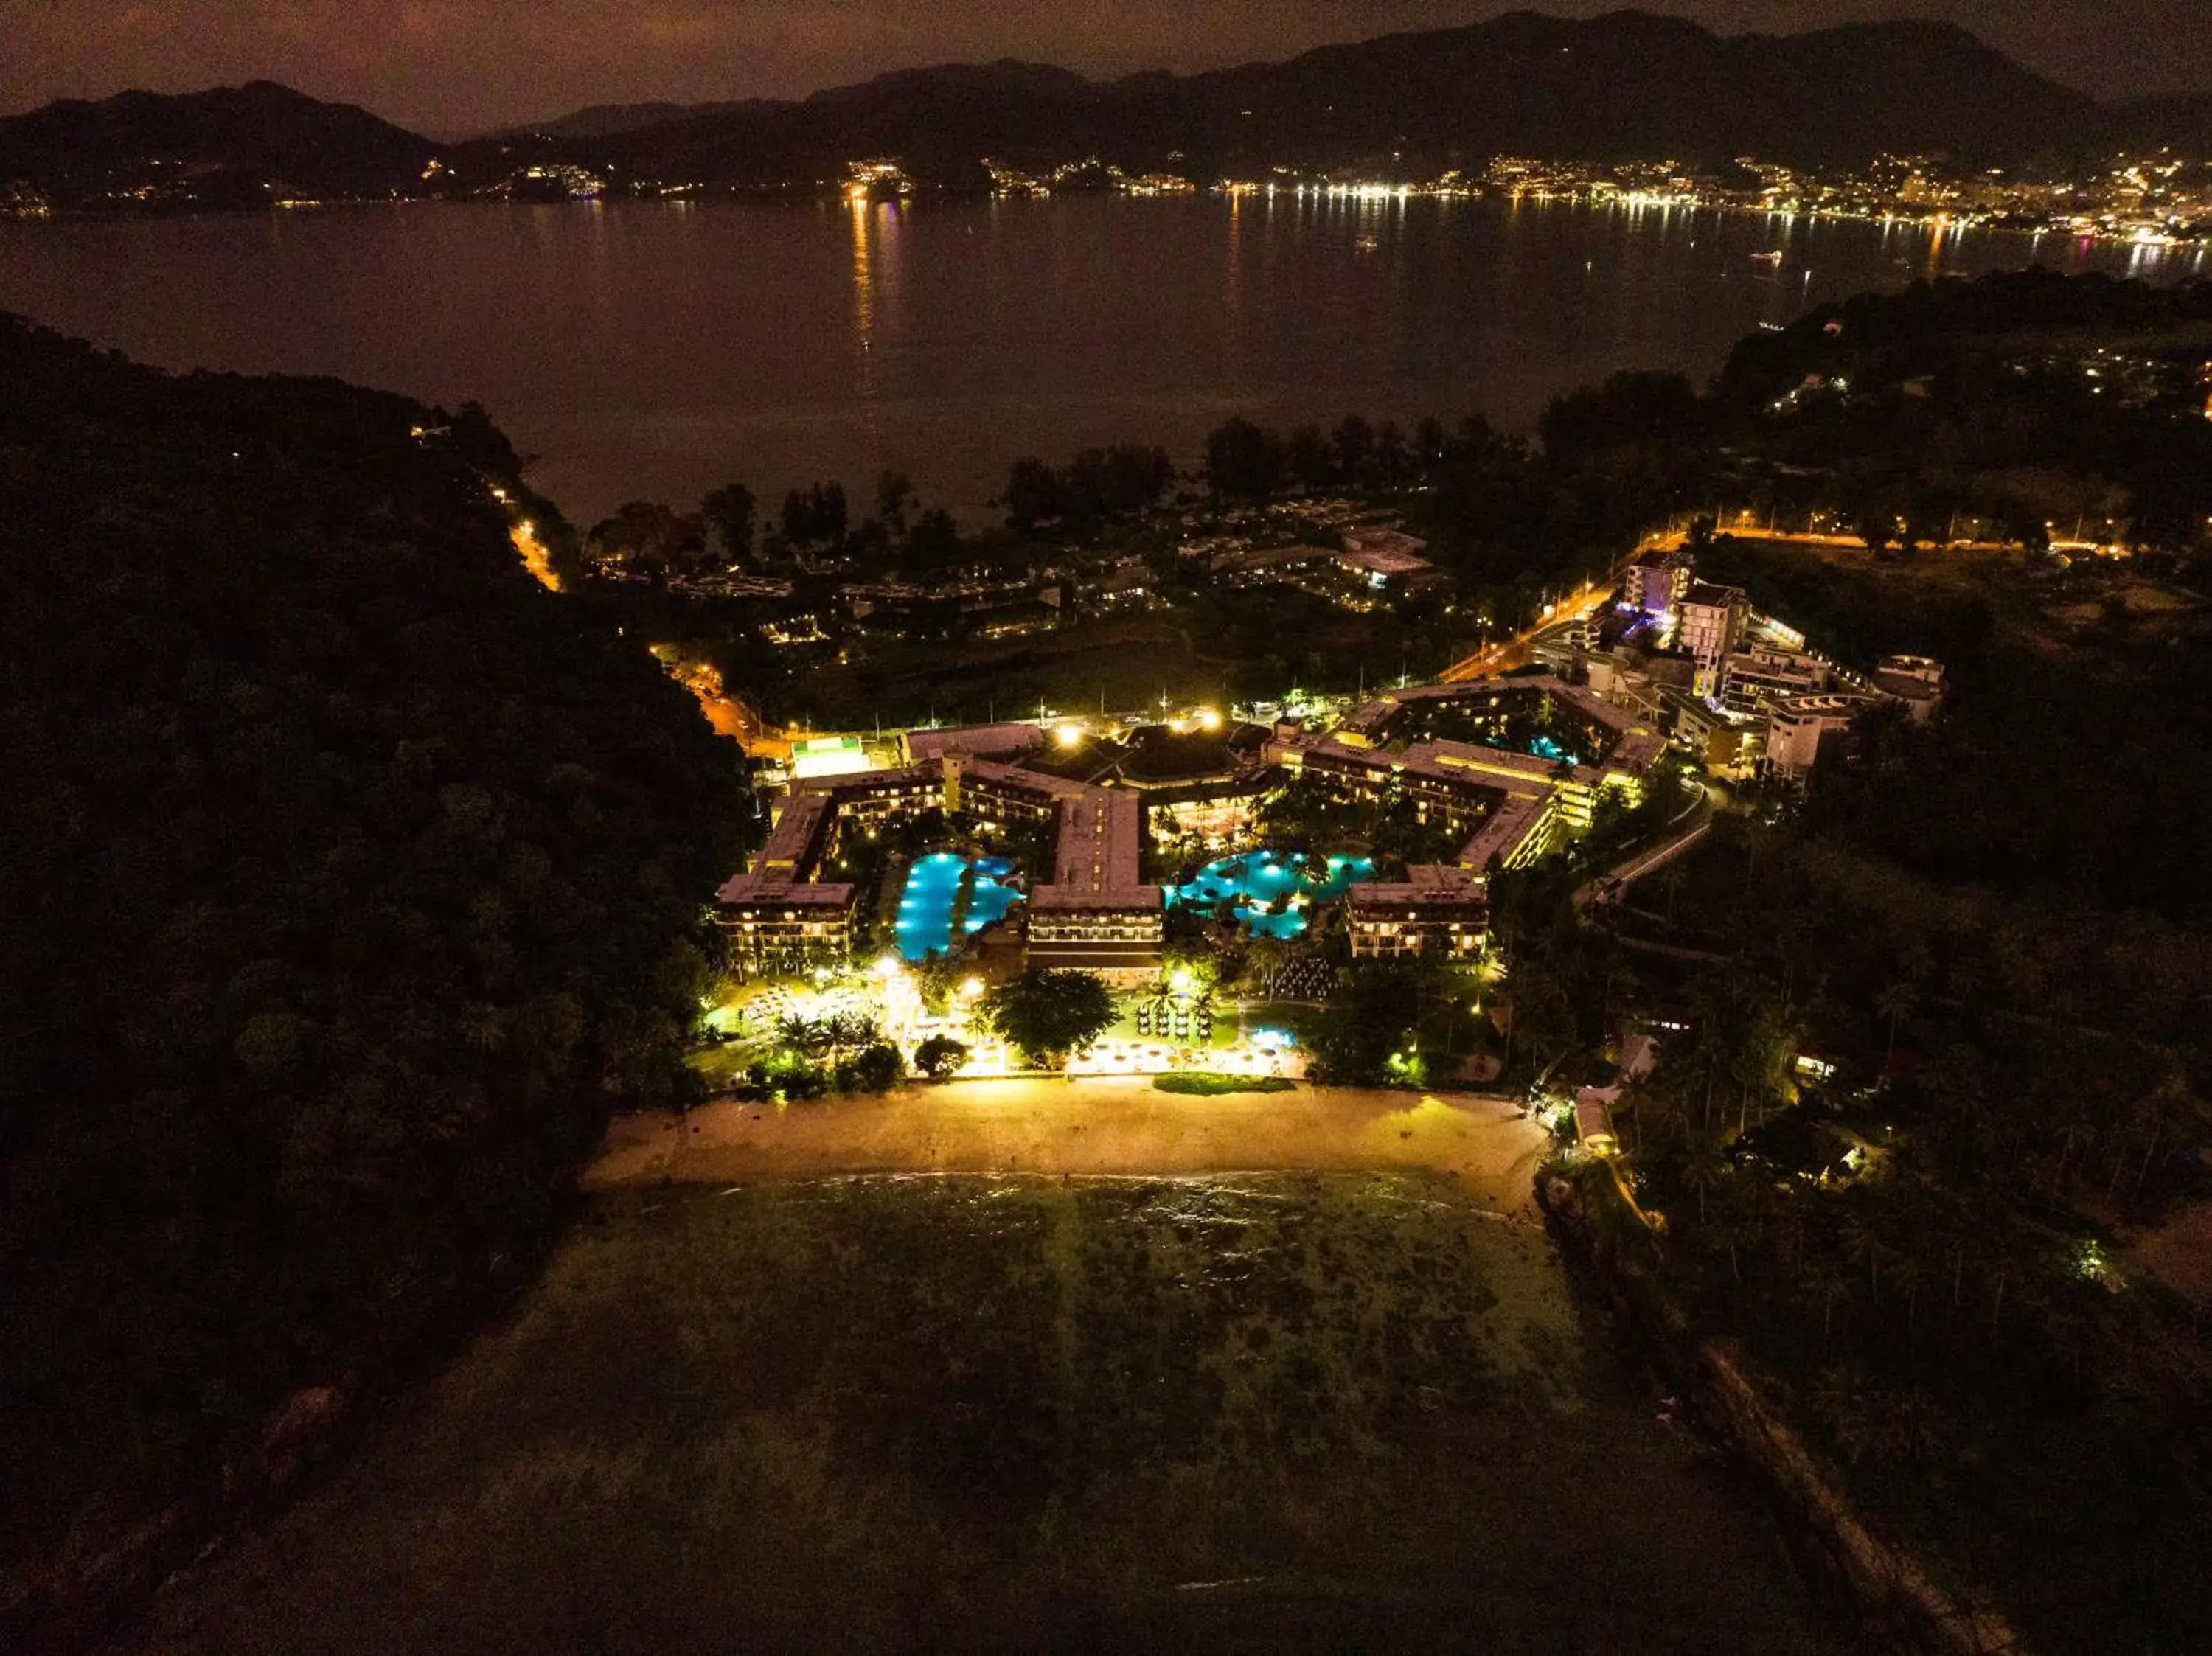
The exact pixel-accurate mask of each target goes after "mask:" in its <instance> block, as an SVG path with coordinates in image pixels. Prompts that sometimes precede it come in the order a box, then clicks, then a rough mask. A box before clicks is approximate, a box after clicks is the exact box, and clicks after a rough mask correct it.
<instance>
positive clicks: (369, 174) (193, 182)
mask: <svg viewBox="0 0 2212 1656" xmlns="http://www.w3.org/2000/svg"><path fill="white" fill-rule="evenodd" d="M437 151H438V146H437V145H436V144H435V143H432V142H431V141H430V140H429V139H428V138H424V137H421V136H417V135H416V134H415V133H412V132H409V131H407V130H404V128H401V127H397V126H394V125H392V124H391V123H390V122H389V121H385V120H380V119H379V118H377V117H376V116H374V115H372V114H370V113H369V112H368V111H367V110H365V109H356V107H354V106H352V105H351V104H327V103H322V102H319V101H318V100H315V99H313V98H310V97H307V96H306V95H305V94H301V93H298V92H295V91H293V90H292V89H291V88H289V87H283V86H278V85H276V83H275V82H271V81H253V82H248V83H247V84H246V85H245V86H241V87H218V88H215V89H213V90H211V91H207V92H194V93H189V94H185V95H183V96H181V97H167V96H163V95H161V94H157V93H152V92H125V93H121V94H118V95H117V96H115V97H112V98H103V99H101V100H100V101H99V102H97V103H87V102H84V101H83V100H78V99H65V100H63V101H61V102H59V103H53V104H48V105H47V106H46V107H45V108H43V109H40V110H35V111H33V112H31V113H30V114H27V115H17V116H14V117H12V118H9V119H5V120H0V181H6V180H12V179H22V180H25V181H27V182H28V183H30V184H32V185H35V186H37V187H38V188H39V189H40V190H43V191H46V193H47V194H49V195H51V196H52V197H54V198H55V199H56V200H57V201H60V202H64V203H80V202H88V201H98V200H99V199H100V198H101V197H108V196H118V197H129V196H132V195H137V192H142V191H143V192H150V196H140V197H138V198H141V199H146V198H150V199H155V200H161V199H165V198H182V197H189V198H190V199H191V201H192V202H193V203H195V204H197V205H228V204H240V205H258V204H260V203H264V202H265V201H266V200H267V199H268V198H269V197H270V195H271V194H272V193H276V192H281V191H284V190H295V191H302V192H306V193H312V194H317V195H326V196H340V195H344V196H359V195H386V194H389V193H391V192H392V191H404V190H407V189H409V188H410V187H419V186H420V182H421V179H422V170H423V168H424V167H425V166H426V165H427V164H428V161H429V159H430V157H431V156H433V155H435V154H436V153H437Z"/></svg>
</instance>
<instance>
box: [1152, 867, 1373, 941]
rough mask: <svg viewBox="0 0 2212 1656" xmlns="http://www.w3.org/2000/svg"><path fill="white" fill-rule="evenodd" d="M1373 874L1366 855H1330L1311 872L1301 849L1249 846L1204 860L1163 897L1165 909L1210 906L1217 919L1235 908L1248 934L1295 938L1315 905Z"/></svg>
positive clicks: (1251, 935) (1339, 894)
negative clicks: (1183, 882)
mask: <svg viewBox="0 0 2212 1656" xmlns="http://www.w3.org/2000/svg"><path fill="white" fill-rule="evenodd" d="M1374 877H1375V861H1374V858H1370V857H1331V858H1328V861H1327V862H1326V863H1324V864H1321V865H1320V868H1319V870H1318V871H1317V872H1316V870H1313V869H1310V867H1309V865H1308V863H1307V858H1306V855H1305V853H1304V852H1302V851H1294V852H1291V853H1290V854H1289V855H1288V856H1284V855H1281V854H1279V853H1278V852H1272V851H1248V852H1245V853H1244V854H1243V856H1241V857H1224V858H1221V859H1220V860H1219V861H1218V862H1212V863H1208V864H1206V866H1205V867H1204V868H1202V869H1200V870H1199V871H1198V873H1197V876H1196V877H1194V878H1193V879H1192V880H1191V881H1190V883H1188V884H1187V885H1179V886H1178V885H1171V886H1170V887H1168V888H1167V901H1168V907H1170V908H1174V907H1179V906H1181V907H1192V908H1206V909H1210V910H1212V913H1213V914H1214V916H1215V918H1217V919H1219V918H1222V917H1224V916H1225V915H1226V914H1227V913H1229V912H1230V910H1231V909H1232V908H1234V909H1235V910H1236V913H1237V920H1238V922H1239V923H1240V924H1241V925H1243V928H1244V932H1245V935H1246V936H1247V937H1297V935H1298V933H1299V932H1301V931H1304V930H1305V929H1306V916H1307V914H1308V913H1310V911H1311V910H1312V908H1313V907H1314V905H1316V903H1325V902H1327V901H1329V900H1330V899H1331V898H1334V897H1340V896H1342V895H1344V894H1345V892H1346V890H1348V889H1350V888H1352V887H1353V886H1356V885H1358V884H1359V883H1362V882H1363V881H1366V880H1371V879H1373V878H1374ZM1239 898H1242V899H1243V900H1244V901H1243V904H1242V905H1241V906H1240V905H1239V904H1238V901H1237V900H1238V899H1239Z"/></svg>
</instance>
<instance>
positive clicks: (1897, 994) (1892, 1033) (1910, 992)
mask: <svg viewBox="0 0 2212 1656" xmlns="http://www.w3.org/2000/svg"><path fill="white" fill-rule="evenodd" d="M1919 998H1920V986H1919V985H1918V984H1917V983H1915V982H1913V980H1911V978H1907V977H1899V978H1893V979H1892V980H1890V981H1889V982H1888V983H1887V984H1885V985H1884V986H1882V990H1881V993H1880V994H1878V995H1876V996H1875V998H1874V1010H1875V1011H1876V1012H1877V1013H1879V1014H1880V1015H1881V1016H1883V1017H1886V1018H1887V1019H1888V1020H1889V1040H1888V1041H1887V1044H1886V1045H1885V1046H1883V1047H1882V1051H1881V1067H1882V1068H1883V1070H1884V1071H1887V1069H1888V1068H1889V1065H1890V1061H1891V1060H1892V1059H1894V1058H1895V1057H1896V1056H1897V1026H1898V1023H1899V1021H1900V1020H1902V1019H1904V1018H1905V1017H1908V1016H1911V1012H1912V1008H1913V1004H1914V1003H1915V1002H1916V1001H1917V1000H1918V999H1919Z"/></svg>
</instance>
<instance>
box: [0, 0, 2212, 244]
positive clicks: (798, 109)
mask: <svg viewBox="0 0 2212 1656" xmlns="http://www.w3.org/2000/svg"><path fill="white" fill-rule="evenodd" d="M2203 131H2204V124H2203V105H2202V100H2166V101H2163V102H2160V103H2158V104H2154V105H2146V106H2138V107H2135V108H2132V109H2130V110H2129V111H2127V112H2124V113H2116V112H2112V111H2108V110H2106V109H2105V108H2103V107H2100V106H2099V105H2098V104H2096V103H2095V102H2094V101H2093V100H2090V99H2088V98H2087V97H2085V96H2084V95H2082V94H2080V93H2077V92H2075V91H2072V90H2070V89H2069V88H2064V87H2062V86H2059V85H2057V84H2055V83H2053V82H2051V81H2049V80H2046V79H2045V78H2044V77H2042V76H2039V75H2036V74H2033V73H2032V72H2030V71H2029V70H2026V69H2023V68H2022V67H2021V66H2020V65H2019V64H2015V63H2014V62H2012V61H2011V60H2010V59H2009V58H2006V57H2004V56H2003V55H2002V54H2001V53H1999V52H1995V51H1993V50H1991V49H1990V48H1989V47H1987V46H1985V45H1983V44H1982V43H1981V42H1980V41H1978V39H1975V38H1974V37H1973V36H1972V35H1971V34H1968V33H1966V32H1965V31H1963V30H1961V29H1959V28H1956V27H1952V26H1950V25H1948V24H1942V23H1932V22H1910V21H1902V22H1887V23H1866V24H1852V25H1849V26H1846V27H1838V28H1831V29H1824V30H1820V31H1817V32H1815V33H1805V34H1795V35H1771V34H1745V35H1738V36H1722V35H1717V34H1714V33H1711V32H1710V31H1708V30H1706V29H1704V28H1701V27H1698V26H1696V25H1695V24H1692V23H1689V22H1686V21H1681V20H1680V19H1675V18H1667V17H1659V16H1654V15H1649V14H1646V13H1642V12H1618V13H1614V14H1613V15H1609V16H1605V17H1600V18H1596V19H1594V20H1590V21H1571V20H1565V19H1559V18H1552V17H1545V16H1541V15H1537V14H1535V13H1532V12H1517V13H1514V14H1511V15H1507V16H1504V17H1498V18H1494V19H1492V20H1491V21H1486V22H1483V23H1478V24H1475V25H1473V26H1472V27H1465V28H1456V29H1442V30H1434V31H1430V32H1427V33H1407V34H1395V35H1387V36H1384V37H1383V38H1381V39H1371V40H1365V41H1361V42H1358V43H1356V44H1351V45H1334V46H1325V47H1322V48H1320V49H1318V50H1316V51H1313V52H1306V53H1304V54H1303V55H1301V56H1299V57H1297V58H1292V59H1291V60H1290V61H1289V62H1287V63H1281V64H1247V65H1243V66H1241V67H1237V68H1233V69H1225V70H1213V71H1210V72H1207V73H1203V74H1197V75H1189V76H1176V75H1170V74H1166V73H1164V72H1153V73H1147V74H1140V75H1133V76H1127V77H1126V78H1124V79H1121V80H1119V81H1114V82H1097V81H1091V80H1087V79H1085V77H1083V76H1079V75H1076V74H1073V73H1072V72H1070V71H1069V70H1064V69H1058V68H1054V67H1052V66H1050V65H1047V64H1025V63H1019V62H1015V61H1012V60H1002V61H1000V62H998V63H994V64H945V65H939V66H937V67H933V68H925V69H914V70H900V71H897V72H896V73H893V74H889V75H884V76H878V77H876V78H875V79H873V80H870V81H867V82H861V83H860V84H858V85H854V86H846V87H837V88H829V89H828V90H824V91H821V92H817V93H816V94H813V95H812V96H811V97H809V98H806V99H804V100H775V99H750V100H743V101H739V102H722V103H709V104H700V105H690V106H685V105H678V104H671V103H665V102H661V103H642V104H628V105H598V106H591V107H588V108H585V109H580V110H577V111H575V112H573V113H571V114H568V115H566V116H562V117H560V118H556V119H553V120H549V121H545V122H541V123H537V124H532V126H530V127H528V128H526V129H523V130H516V131H513V132H508V133H505V134H501V135H499V136H493V137H489V138H483V139H478V140H474V141H471V142H467V143H457V144H449V145H438V144H435V143H432V142H431V141H430V140H428V139H427V138H423V137H420V136H416V135H415V134H412V133H409V132H404V131H402V130H399V129H398V128H397V127H393V126H391V125H388V124H386V123H384V122H382V121H380V120H378V119H377V118H375V117H374V116H372V115H369V114H367V113H365V112H362V111H361V110H358V109H354V108H350V107H349V106H343V105H336V104H325V103H319V102H317V101H315V100H313V99H310V98H306V97H303V96H301V94H297V93H294V92H289V91H288V90H286V89H285V88H281V87H275V86H270V85H269V84H268V83H266V82H257V83H255V84H253V85H251V86H247V87H243V88H235V89H229V90H220V91H215V92H207V93H198V94H191V96H187V97H177V98H167V97H159V96H155V94H149V93H126V94H123V95H122V96H120V97H117V98H111V99H108V100H104V101H102V102H100V103H96V104H87V103H80V102H68V103H60V104H55V105H52V106H49V107H47V108H46V109H43V110H40V111H38V112H34V113H33V114H29V115H22V116H17V117H15V118H10V119H7V120H0V183H7V182H10V181H15V180H21V181H23V182H26V183H28V184H30V185H33V186H34V187H36V188H38V189H40V190H41V191H45V192H46V194H47V195H49V196H50V197H52V198H53V199H54V200H55V201H56V202H57V203H58V204H61V205H64V206H71V205H82V204H93V205H100V204H121V203H120V202H118V192H127V191H138V192H143V193H142V194H141V195H140V196H139V197H135V198H136V199H150V200H152V201H154V202H155V203H161V202H176V203H185V202H189V203H191V204H193V205H201V206H208V205H218V206H219V205H226V204H228V205H241V204H251V203H259V202H262V201H265V200H266V199H268V198H269V197H270V195H271V194H272V193H279V192H280V191H281V190H282V189H290V190H294V191H301V192H303V193H308V194H316V195H321V196H325V197H330V196H361V195H370V196H384V195H389V194H401V195H423V194H459V195H467V194H471V193H474V192H475V191H479V190H482V189H485V188H489V187H491V186H495V185H500V184H501V183H502V182H503V181H504V180H506V179H508V178H510V177H511V176H512V175H513V174H514V173H516V172H517V171H519V170H520V169H521V168H524V167H528V166H531V165H533V164H547V165H558V164H567V165H574V166H580V167H586V168H591V169H593V170H595V171H599V172H602V173H606V174H608V175H609V176H610V177H611V179H612V180H613V182H614V184H615V185H616V186H617V187H621V186H622V185H623V184H625V183H627V182H629V181H631V180H647V181H653V180H657V181H659V182H662V183H667V184H676V183H689V184H697V185H729V186H736V187H740V188H756V189H783V188H793V187H796V188H813V187H816V186H818V185H822V184H823V183H825V182H829V181H835V180H836V179H840V178H842V176H843V173H844V169H845V167H846V164H847V163H848V162H849V161H853V160H854V159H857V158H860V157H864V156H872V155H896V156H898V157H899V158H901V160H902V161H903V162H904V163H905V166H906V167H907V170H908V173H911V174H912V175H913V176H914V177H915V178H916V179H919V180H921V182H922V183H924V184H925V185H937V186H940V187H947V188H953V189H970V188H981V187H982V186H983V185H984V182H985V178H984V173H983V172H982V169H981V165H980V163H981V161H983V160H984V159H985V158H991V159H994V160H997V161H1005V162H1008V163H1012V164H1015V165H1027V166H1032V167H1050V166H1053V165H1055V164H1057V163H1060V162H1066V161H1079V160H1081V159H1083V158H1085V157H1086V156H1091V155H1097V156H1098V157H1100V158H1102V159H1103V160H1105V161H1111V162H1114V163H1116V164H1118V165H1120V166H1121V167H1125V168H1127V169H1128V170H1130V171H1133V172H1146V171H1155V170H1167V171H1172V172H1176V173H1181V174H1182V175H1183V176H1185V177H1187V178H1190V179H1194V180H1197V181H1200V182H1210V181H1211V180H1212V179H1217V178H1219V177H1222V176H1224V175H1225V174H1227V175H1243V176H1249V175H1253V174H1255V173H1264V172H1265V171H1267V169H1268V168H1270V167H1297V168H1301V169H1305V170H1309V171H1313V170H1321V171H1327V170H1332V169H1336V168H1346V169H1352V168H1356V169H1358V170H1359V171H1360V172H1362V173H1365V174H1373V173H1385V174H1387V173H1394V172H1395V173H1401V174H1402V175H1405V176H1408V177H1432V176H1434V175H1436V174H1437V173H1440V172H1442V171H1443V170H1445V169H1447V168H1449V167H1479V166H1480V165H1481V164H1482V163H1483V162H1484V161H1486V160H1487V159H1488V158H1489V157H1490V156H1492V155H1498V154H1516V155H1537V156H1543V157H1548V158H1555V159H1584V160H1631V159H1640V160H1660V159H1668V158H1672V159H1676V160H1680V161H1691V162H1698V163H1703V164H1707V165H1718V164H1722V163H1724V162H1726V161H1729V160H1731V159H1733V158H1735V157H1736V156H1739V155H1759V156H1761V157H1763V158H1765V159H1769V160H1773V161H1786V162H1795V163H1797V164H1801V165H1811V166H1822V165H1856V164H1858V163H1861V162H1863V161H1867V160H1869V158H1871V157H1873V156H1874V155H1878V154H1881V153H1883V152H1892V153H1899V154H1917V153H1942V154H1946V155H1950V156H1952V157H1954V159H1956V160H1958V161H1961V162H1964V163H1968V164H1972V165H1987V166H2001V167H2015V168H2022V167H2037V166H2039V165H2041V164H2043V163H2046V162H2048V163H2052V164H2063V163H2066V162H2069V161H2073V160H2075V159H2077V158H2081V157H2084V156H2087V155H2093V154H2097V153H2100V151H2101V150H2102V149H2103V148H2104V146H2106V144H2108V143H2112V142H2117V141H2119V140H2122V139H2125V140H2127V141H2130V142H2137V143H2144V142H2164V141H2166V138H2165V136H2161V135H2171V136H2173V137H2175V138H2177V139H2178V138H2180V137H2185V136H2201V135H2202V134H2203ZM433 159H435V160H436V161H438V162H439V163H440V165H439V167H438V168H437V169H430V168H429V167H428V163H429V162H430V161H432V160H433ZM426 172H427V173H428V177H426V176H425V174H426ZM132 198H134V197H124V198H123V200H124V201H127V200H129V199H132Z"/></svg>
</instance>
